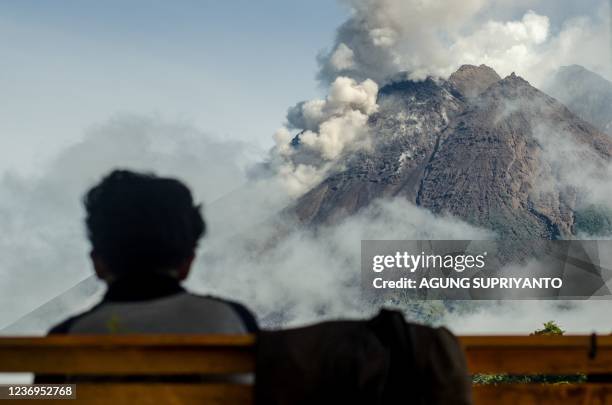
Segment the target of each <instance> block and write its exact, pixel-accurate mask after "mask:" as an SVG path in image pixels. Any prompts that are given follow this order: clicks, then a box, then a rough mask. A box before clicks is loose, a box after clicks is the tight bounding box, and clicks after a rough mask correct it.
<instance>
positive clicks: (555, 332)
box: [531, 321, 565, 336]
mask: <svg viewBox="0 0 612 405" xmlns="http://www.w3.org/2000/svg"><path fill="white" fill-rule="evenodd" d="M564 333H565V331H564V330H563V329H561V328H560V327H559V325H557V323H556V322H555V321H548V322H544V328H542V329H538V330H536V331H534V332H533V333H532V334H531V336H537V335H544V336H560V335H563V334H564Z"/></svg>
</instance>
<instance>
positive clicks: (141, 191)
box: [50, 170, 257, 334]
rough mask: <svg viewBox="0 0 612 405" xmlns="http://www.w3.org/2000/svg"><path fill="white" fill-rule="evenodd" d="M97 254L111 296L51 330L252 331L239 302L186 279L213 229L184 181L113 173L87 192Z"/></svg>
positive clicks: (97, 265)
mask: <svg viewBox="0 0 612 405" xmlns="http://www.w3.org/2000/svg"><path fill="white" fill-rule="evenodd" d="M83 202H84V205H85V209H86V211H87V217H86V220H85V222H86V225H87V234H88V237H89V240H90V242H91V245H92V250H91V260H92V262H93V267H94V269H95V272H96V274H97V276H98V277H99V278H100V279H102V280H104V281H105V282H106V283H107V284H108V290H107V292H106V295H105V296H104V298H103V300H102V301H101V302H100V303H99V304H97V305H96V306H94V307H93V308H92V309H90V310H89V311H87V312H85V313H82V314H80V315H77V316H75V317H72V318H70V319H68V320H66V321H64V322H62V323H61V324H59V325H57V326H55V327H54V328H52V329H51V331H50V333H52V334H53V333H75V334H83V333H227V334H240V333H250V332H255V331H256V330H257V324H256V321H255V318H254V317H253V315H252V314H251V313H250V312H249V311H248V310H247V309H246V308H245V307H244V306H242V305H240V304H237V303H235V302H231V301H227V300H223V299H219V298H213V297H209V296H198V295H195V294H191V293H189V292H187V291H186V290H185V289H184V288H183V287H181V285H180V283H181V281H183V280H184V279H185V278H186V277H187V275H188V274H189V270H190V269H191V264H192V263H193V260H194V257H195V250H196V248H197V245H198V241H199V239H200V238H201V237H202V235H203V234H204V232H205V228H206V227H205V223H204V220H203V218H202V215H201V213H200V206H199V205H194V202H193V198H192V196H191V192H190V191H189V189H188V188H187V187H186V186H185V185H184V184H183V183H181V182H180V181H178V180H174V179H169V178H162V177H157V176H155V175H152V174H140V173H134V172H130V171H126V170H117V171H114V172H112V173H110V174H109V175H108V176H107V177H106V178H104V179H103V180H102V182H101V183H100V184H98V185H96V186H95V187H93V188H92V189H91V190H89V192H88V193H87V194H86V195H85V198H84V200H83Z"/></svg>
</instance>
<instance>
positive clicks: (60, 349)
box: [0, 335, 612, 375]
mask: <svg viewBox="0 0 612 405" xmlns="http://www.w3.org/2000/svg"><path fill="white" fill-rule="evenodd" d="M460 341H461V343H462V344H463V346H464V347H465V350H466V355H467V359H468V366H469V369H470V371H471V372H472V373H492V374H493V373H514V374H533V373H535V374H537V373H540V374H573V373H578V372H582V373H610V372H612V337H611V336H599V337H597V352H596V356H595V358H594V359H590V358H589V354H590V352H591V337H590V336H464V337H460ZM254 343H255V338H254V336H251V335H242V336H222V335H219V336H214V335H212V336H204V335H189V336H175V335H164V336H134V335H121V336H87V335H72V336H51V337H46V338H0V371H4V372H36V373H45V374H66V373H72V374H76V373H85V374H94V373H95V374H109V375H120V374H157V375H170V374H190V373H219V374H222V373H241V372H249V371H252V370H253V368H254V353H253V348H254ZM118 359H120V361H117V360H118Z"/></svg>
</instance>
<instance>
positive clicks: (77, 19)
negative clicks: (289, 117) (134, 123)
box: [0, 0, 346, 172]
mask: <svg viewBox="0 0 612 405" xmlns="http://www.w3.org/2000/svg"><path fill="white" fill-rule="evenodd" d="M345 16H346V10H345V9H343V8H342V7H341V6H339V5H338V4H337V3H336V2H334V1H329V0H310V1H308V2H287V1H282V0H262V1H257V2H254V1H247V0H240V1H235V0H233V1H140V0H131V1H116V0H109V1H104V2H96V1H76V0H74V1H70V0H56V1H46V2H41V1H18V2H17V1H0V48H1V49H2V55H1V56H0V72H1V74H0V97H2V100H3V101H2V108H0V134H1V135H0V137H1V138H0V139H1V142H0V150H1V156H2V159H0V172H1V171H5V170H6V169H12V170H16V171H20V172H31V171H32V170H36V171H38V170H40V169H41V168H42V166H43V165H41V163H44V162H45V161H46V160H48V159H49V158H51V157H52V156H53V155H56V154H57V153H58V152H59V151H60V150H61V149H63V148H65V147H66V146H67V145H69V144H71V143H74V142H76V141H78V140H79V139H80V138H81V137H82V136H83V132H84V130H85V129H87V128H89V127H91V126H92V125H96V124H99V123H103V122H105V121H107V120H108V119H109V117H111V116H113V115H114V114H117V113H123V112H129V113H138V114H159V115H161V116H162V117H163V118H164V119H168V120H171V121H178V122H186V123H191V124H194V125H195V126H197V127H199V128H201V129H202V130H204V131H207V132H209V133H210V134H211V135H214V136H218V137H231V138H240V139H249V140H253V141H255V142H257V143H259V144H261V145H264V146H268V145H270V144H271V142H272V139H271V136H272V134H273V132H274V131H275V130H276V129H277V128H278V126H279V125H281V123H282V120H283V118H284V115H285V112H286V109H287V107H288V106H290V105H292V104H293V103H295V102H296V101H297V100H300V99H303V98H310V97H313V96H316V95H318V94H319V92H320V90H319V89H318V87H317V83H316V82H315V73H316V58H315V56H316V54H317V52H319V51H320V50H321V49H323V48H325V47H326V46H329V45H330V44H332V38H333V34H334V29H335V27H336V26H337V25H339V23H340V22H341V21H342V19H343V18H345Z"/></svg>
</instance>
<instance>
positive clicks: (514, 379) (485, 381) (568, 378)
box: [472, 321, 586, 385]
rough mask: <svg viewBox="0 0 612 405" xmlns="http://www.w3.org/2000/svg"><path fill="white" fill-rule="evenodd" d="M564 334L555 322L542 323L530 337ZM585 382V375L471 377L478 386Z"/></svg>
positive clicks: (489, 375)
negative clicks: (540, 327)
mask: <svg viewBox="0 0 612 405" xmlns="http://www.w3.org/2000/svg"><path fill="white" fill-rule="evenodd" d="M564 333H565V331H564V330H563V329H561V328H560V327H559V325H557V323H556V322H555V321H548V322H544V327H543V328H542V329H537V330H535V331H534V332H533V333H531V334H530V336H562V335H563V334H564ZM585 381H586V375H584V374H573V375H540V374H534V375H510V374H476V375H474V376H473V377H472V382H473V383H474V384H479V385H497V384H526V383H540V384H570V383H574V384H575V383H581V382H585Z"/></svg>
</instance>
